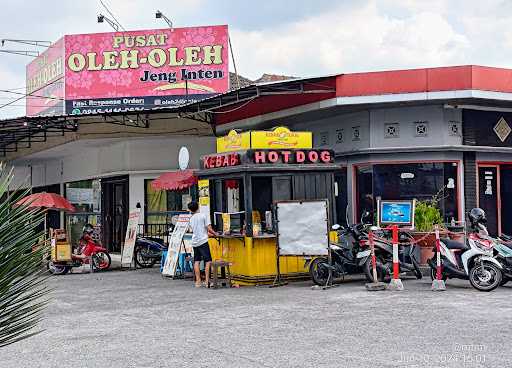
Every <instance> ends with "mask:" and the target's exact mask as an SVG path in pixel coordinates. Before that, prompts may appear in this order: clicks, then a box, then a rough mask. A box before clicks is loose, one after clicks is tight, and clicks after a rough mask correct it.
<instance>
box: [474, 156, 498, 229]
mask: <svg viewBox="0 0 512 368" xmlns="http://www.w3.org/2000/svg"><path fill="white" fill-rule="evenodd" d="M498 180H499V177H498V166H479V167H478V206H479V207H480V208H481V209H483V210H484V211H485V214H486V217H487V229H488V230H489V234H490V235H498V234H499V232H500V221H499V205H498V204H499V193H498V191H499V185H498ZM469 210H471V209H468V211H469Z"/></svg>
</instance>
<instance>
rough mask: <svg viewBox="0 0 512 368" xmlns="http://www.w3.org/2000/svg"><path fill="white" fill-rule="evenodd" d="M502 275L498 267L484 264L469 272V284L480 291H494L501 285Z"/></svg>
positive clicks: (488, 263) (474, 267)
mask: <svg viewBox="0 0 512 368" xmlns="http://www.w3.org/2000/svg"><path fill="white" fill-rule="evenodd" d="M502 277H503V275H502V273H501V271H500V269H499V268H498V267H496V265H494V264H492V263H490V262H482V263H479V264H476V265H474V266H473V267H472V268H471V269H470V270H469V282H470V283H471V286H473V287H474V288H475V289H477V290H478V291H492V290H494V289H496V288H497V287H498V286H500V284H501V280H502Z"/></svg>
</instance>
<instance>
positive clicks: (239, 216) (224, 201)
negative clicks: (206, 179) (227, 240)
mask: <svg viewBox="0 0 512 368" xmlns="http://www.w3.org/2000/svg"><path fill="white" fill-rule="evenodd" d="M211 182H213V185H211V186H210V190H211V192H210V198H213V199H214V200H213V201H212V203H211V204H212V209H211V214H212V225H213V227H214V228H215V230H216V231H223V228H222V215H221V213H231V214H233V215H232V216H231V226H230V227H231V228H232V231H233V232H242V231H243V230H244V228H245V216H244V214H243V213H240V212H243V211H245V200H244V187H243V180H242V179H216V180H212V181H211ZM235 228H236V229H235Z"/></svg>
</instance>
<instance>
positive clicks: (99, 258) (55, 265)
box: [47, 224, 112, 275]
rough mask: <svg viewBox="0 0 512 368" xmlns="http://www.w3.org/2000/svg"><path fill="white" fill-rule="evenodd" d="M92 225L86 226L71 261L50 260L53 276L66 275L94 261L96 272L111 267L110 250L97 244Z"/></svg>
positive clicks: (73, 251)
mask: <svg viewBox="0 0 512 368" xmlns="http://www.w3.org/2000/svg"><path fill="white" fill-rule="evenodd" d="M92 229H93V227H92V225H90V224H87V225H85V226H84V230H83V232H82V236H81V238H80V240H79V241H78V244H77V246H75V247H73V249H72V252H71V261H54V260H52V259H51V258H50V259H48V263H47V268H48V271H50V273H52V274H53V275H65V274H67V273H68V272H69V271H71V269H72V268H73V267H81V266H82V265H84V264H89V260H91V261H92V268H93V270H96V271H103V270H106V269H108V268H109V267H110V264H111V263H112V260H111V258H110V254H109V253H108V250H107V249H106V248H104V247H103V246H101V245H100V244H98V243H96V242H95V241H94V239H93V238H92V232H93V231H92Z"/></svg>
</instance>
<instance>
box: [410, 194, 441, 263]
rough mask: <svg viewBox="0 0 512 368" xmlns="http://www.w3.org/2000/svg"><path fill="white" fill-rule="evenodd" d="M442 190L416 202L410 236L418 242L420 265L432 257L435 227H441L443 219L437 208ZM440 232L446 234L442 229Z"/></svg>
mask: <svg viewBox="0 0 512 368" xmlns="http://www.w3.org/2000/svg"><path fill="white" fill-rule="evenodd" d="M443 189H444V188H442V189H441V190H440V191H439V192H438V193H437V194H436V195H434V196H433V197H432V198H431V199H429V200H423V201H418V202H416V209H415V211H414V227H415V232H414V233H413V234H412V235H413V237H414V239H416V240H419V242H418V244H419V246H420V264H426V263H427V260H428V259H429V258H431V257H432V256H433V251H432V249H433V248H434V246H435V242H436V237H435V234H434V229H435V225H439V226H440V227H442V225H443V217H442V216H441V211H440V210H439V208H438V203H439V199H440V198H439V196H440V194H441V193H442V191H443ZM441 232H443V233H444V232H446V231H445V230H444V229H443V230H441Z"/></svg>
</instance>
